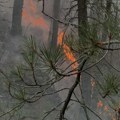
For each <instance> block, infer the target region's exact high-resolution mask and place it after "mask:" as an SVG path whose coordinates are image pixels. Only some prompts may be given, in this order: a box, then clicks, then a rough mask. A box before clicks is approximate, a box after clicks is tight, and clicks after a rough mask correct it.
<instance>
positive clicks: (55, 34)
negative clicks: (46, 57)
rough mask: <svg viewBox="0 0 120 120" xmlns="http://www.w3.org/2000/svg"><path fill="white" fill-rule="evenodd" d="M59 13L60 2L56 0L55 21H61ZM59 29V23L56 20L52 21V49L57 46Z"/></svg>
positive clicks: (54, 7) (54, 3) (54, 5)
mask: <svg viewBox="0 0 120 120" xmlns="http://www.w3.org/2000/svg"><path fill="white" fill-rule="evenodd" d="M59 13H60V0H54V2H53V17H54V18H55V19H59ZM58 27H59V24H58V22H57V21H56V20H52V27H51V37H50V45H51V46H52V47H56V46H57V38H58Z"/></svg>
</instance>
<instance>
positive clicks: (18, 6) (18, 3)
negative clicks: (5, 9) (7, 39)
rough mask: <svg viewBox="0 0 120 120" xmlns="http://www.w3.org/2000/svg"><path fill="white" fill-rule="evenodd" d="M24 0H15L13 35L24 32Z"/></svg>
mask: <svg viewBox="0 0 120 120" xmlns="http://www.w3.org/2000/svg"><path fill="white" fill-rule="evenodd" d="M23 1H24V0H14V5H13V14H12V27H11V34H12V35H21V34H22V26H21V21H22V8H23Z"/></svg>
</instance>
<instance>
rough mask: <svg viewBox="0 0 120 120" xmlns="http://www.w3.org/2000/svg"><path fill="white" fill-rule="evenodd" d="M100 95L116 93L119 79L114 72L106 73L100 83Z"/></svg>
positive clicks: (118, 88)
mask: <svg viewBox="0 0 120 120" xmlns="http://www.w3.org/2000/svg"><path fill="white" fill-rule="evenodd" d="M100 88H101V92H102V97H103V98H105V97H107V96H110V95H116V94H118V92H119V90H120V79H119V77H118V76H117V75H115V74H108V75H106V76H105V78H104V81H103V82H102V83H101V84H100Z"/></svg>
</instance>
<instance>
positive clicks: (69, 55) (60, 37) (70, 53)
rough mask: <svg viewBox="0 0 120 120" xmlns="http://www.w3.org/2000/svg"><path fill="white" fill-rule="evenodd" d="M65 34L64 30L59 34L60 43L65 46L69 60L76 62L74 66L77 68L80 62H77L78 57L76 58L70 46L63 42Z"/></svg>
mask: <svg viewBox="0 0 120 120" xmlns="http://www.w3.org/2000/svg"><path fill="white" fill-rule="evenodd" d="M63 36H64V32H61V33H60V34H59V35H58V44H59V45H62V46H63V49H64V53H65V55H66V57H67V58H68V60H70V61H71V62H72V63H73V62H74V64H73V65H72V67H73V68H74V69H75V68H76V67H77V66H78V63H77V62H75V61H76V59H75V57H74V55H73V53H72V51H71V50H70V48H69V47H68V46H67V45H66V44H64V43H63V44H62V42H63Z"/></svg>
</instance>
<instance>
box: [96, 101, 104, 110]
mask: <svg viewBox="0 0 120 120" xmlns="http://www.w3.org/2000/svg"><path fill="white" fill-rule="evenodd" d="M101 107H103V102H102V101H101V100H99V101H98V103H97V108H101Z"/></svg>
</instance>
